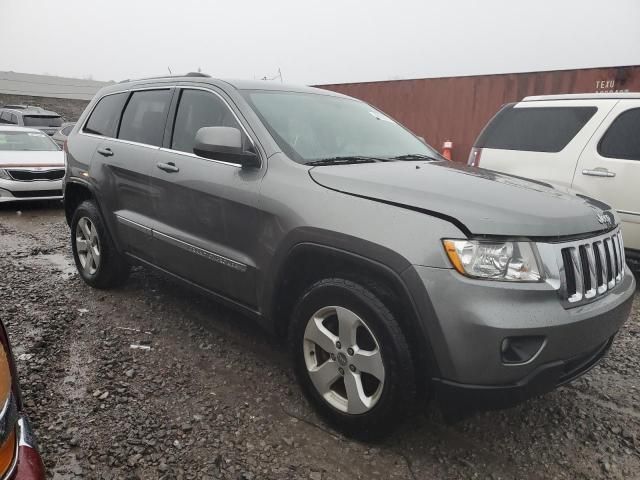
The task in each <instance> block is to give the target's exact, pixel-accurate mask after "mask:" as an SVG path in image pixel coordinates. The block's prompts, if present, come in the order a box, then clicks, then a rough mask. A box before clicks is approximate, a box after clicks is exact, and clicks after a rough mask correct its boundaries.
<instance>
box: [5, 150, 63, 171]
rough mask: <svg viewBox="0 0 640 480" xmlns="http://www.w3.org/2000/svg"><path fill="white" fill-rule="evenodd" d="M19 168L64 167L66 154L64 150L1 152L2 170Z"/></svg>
mask: <svg viewBox="0 0 640 480" xmlns="http://www.w3.org/2000/svg"><path fill="white" fill-rule="evenodd" d="M17 167H28V168H35V167H48V168H51V167H64V152H63V151H62V150H52V151H49V152H18V151H15V150H8V151H2V150H0V168H17Z"/></svg>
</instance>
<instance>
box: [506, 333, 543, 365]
mask: <svg viewBox="0 0 640 480" xmlns="http://www.w3.org/2000/svg"><path fill="white" fill-rule="evenodd" d="M546 342H547V339H546V338H545V337H542V336H527V337H507V338H505V339H504V340H502V345H501V346H500V353H501V355H502V363H505V364H509V365H515V364H522V363H528V362H530V361H531V360H533V359H534V358H535V357H537V356H538V354H539V353H540V352H541V351H542V349H543V348H544V346H545V344H546Z"/></svg>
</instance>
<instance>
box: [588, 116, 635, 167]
mask: <svg viewBox="0 0 640 480" xmlns="http://www.w3.org/2000/svg"><path fill="white" fill-rule="evenodd" d="M598 153H599V154H600V155H602V156H603V157H609V158H622V159H626V160H640V108H633V109H631V110H627V111H625V112H622V113H621V114H620V115H619V116H618V118H616V119H615V120H614V121H613V123H612V124H611V126H610V127H609V129H608V130H607V131H606V133H605V134H604V135H603V136H602V140H600V144H599V145H598Z"/></svg>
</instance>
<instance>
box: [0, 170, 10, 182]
mask: <svg viewBox="0 0 640 480" xmlns="http://www.w3.org/2000/svg"><path fill="white" fill-rule="evenodd" d="M0 178H2V179H3V180H11V177H10V176H9V174H8V173H7V171H6V170H3V169H2V168H0Z"/></svg>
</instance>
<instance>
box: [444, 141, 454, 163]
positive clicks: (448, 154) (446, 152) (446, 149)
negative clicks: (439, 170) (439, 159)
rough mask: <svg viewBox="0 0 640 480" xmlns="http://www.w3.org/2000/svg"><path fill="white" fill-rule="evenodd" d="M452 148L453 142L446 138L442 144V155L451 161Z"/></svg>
mask: <svg viewBox="0 0 640 480" xmlns="http://www.w3.org/2000/svg"><path fill="white" fill-rule="evenodd" d="M452 148H453V142H452V141H451V140H447V141H446V142H444V143H443V144H442V156H443V157H444V158H446V159H447V160H449V161H451V149H452Z"/></svg>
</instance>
